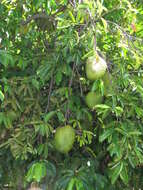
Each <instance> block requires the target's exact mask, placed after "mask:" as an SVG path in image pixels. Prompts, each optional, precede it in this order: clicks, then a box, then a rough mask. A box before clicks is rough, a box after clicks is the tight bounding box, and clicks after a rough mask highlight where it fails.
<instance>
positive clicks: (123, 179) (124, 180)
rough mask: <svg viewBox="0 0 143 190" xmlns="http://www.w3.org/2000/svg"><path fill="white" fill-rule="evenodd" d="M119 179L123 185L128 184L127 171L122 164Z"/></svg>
mask: <svg viewBox="0 0 143 190" xmlns="http://www.w3.org/2000/svg"><path fill="white" fill-rule="evenodd" d="M120 178H121V179H122V181H123V182H124V183H125V184H128V182H129V176H128V171H127V167H126V166H125V164H124V166H123V168H122V171H121V173H120Z"/></svg>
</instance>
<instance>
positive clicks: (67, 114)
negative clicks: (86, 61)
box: [65, 62, 76, 123]
mask: <svg viewBox="0 0 143 190" xmlns="http://www.w3.org/2000/svg"><path fill="white" fill-rule="evenodd" d="M75 65H76V64H75V62H74V64H73V68H72V76H71V78H70V80H69V86H68V91H69V95H68V96H70V95H71V91H70V90H71V86H72V82H73V75H74V70H75ZM69 113H70V110H69V98H68V103H67V110H66V113H65V123H66V122H67V120H68V116H69Z"/></svg>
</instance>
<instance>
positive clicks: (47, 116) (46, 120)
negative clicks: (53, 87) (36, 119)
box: [44, 111, 56, 122]
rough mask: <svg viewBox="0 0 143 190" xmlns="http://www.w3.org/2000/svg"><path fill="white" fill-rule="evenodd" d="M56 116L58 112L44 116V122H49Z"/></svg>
mask: <svg viewBox="0 0 143 190" xmlns="http://www.w3.org/2000/svg"><path fill="white" fill-rule="evenodd" d="M55 114H56V111H50V112H49V113H47V114H46V115H45V116H44V121H45V122H48V121H49V120H50V119H51V118H52V117H53V116H54V115H55Z"/></svg>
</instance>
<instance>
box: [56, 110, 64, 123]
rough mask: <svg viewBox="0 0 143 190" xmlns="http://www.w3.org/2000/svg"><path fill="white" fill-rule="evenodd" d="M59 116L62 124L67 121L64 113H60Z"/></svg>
mask: <svg viewBox="0 0 143 190" xmlns="http://www.w3.org/2000/svg"><path fill="white" fill-rule="evenodd" d="M57 116H58V119H59V121H62V122H64V121H65V117H64V114H63V113H62V112H58V113H57Z"/></svg>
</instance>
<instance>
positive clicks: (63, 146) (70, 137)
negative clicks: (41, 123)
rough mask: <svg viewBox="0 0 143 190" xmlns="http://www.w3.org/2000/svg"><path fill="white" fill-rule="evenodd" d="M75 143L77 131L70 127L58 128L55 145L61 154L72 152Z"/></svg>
mask: <svg viewBox="0 0 143 190" xmlns="http://www.w3.org/2000/svg"><path fill="white" fill-rule="evenodd" d="M74 141H75V131H74V129H73V128H72V127H71V126H70V125H66V126H65V127H58V128H57V129H56V133H55V138H54V145H55V148H56V149H57V150H58V151H59V152H61V153H67V152H69V151H70V150H71V148H72V146H73V143H74Z"/></svg>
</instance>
